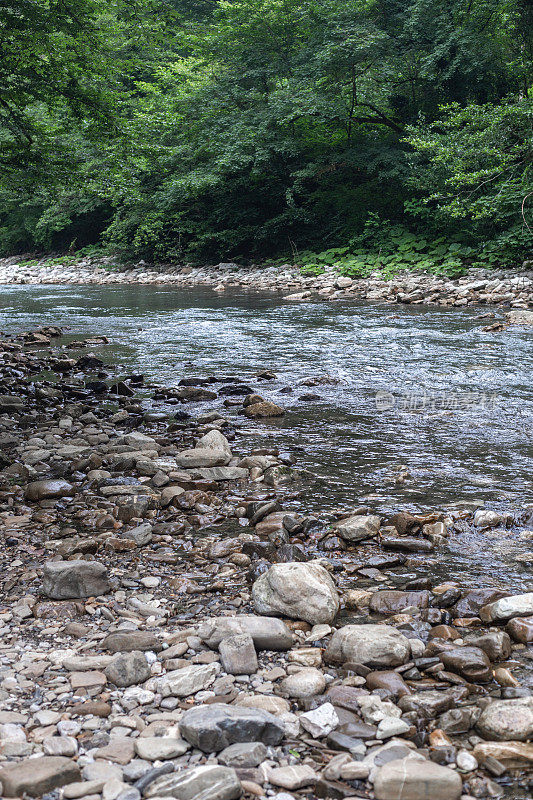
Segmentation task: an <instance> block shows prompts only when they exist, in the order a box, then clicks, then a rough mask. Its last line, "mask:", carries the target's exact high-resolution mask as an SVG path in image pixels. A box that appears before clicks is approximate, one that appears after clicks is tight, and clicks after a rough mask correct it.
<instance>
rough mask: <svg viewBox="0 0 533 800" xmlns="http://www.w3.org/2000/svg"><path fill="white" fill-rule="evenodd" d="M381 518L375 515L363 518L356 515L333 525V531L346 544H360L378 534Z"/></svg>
mask: <svg viewBox="0 0 533 800" xmlns="http://www.w3.org/2000/svg"><path fill="white" fill-rule="evenodd" d="M380 524H381V518H380V517H378V516H376V515H371V516H363V515H361V514H356V515H354V516H351V517H347V518H346V519H341V520H339V522H335V524H334V525H333V531H334V532H335V533H337V534H338V535H339V536H340V537H341V538H342V539H345V540H346V541H347V542H361V541H363V539H370V538H372V537H373V536H376V535H377V534H378V532H379V526H380Z"/></svg>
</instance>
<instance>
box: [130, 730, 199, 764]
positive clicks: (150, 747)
mask: <svg viewBox="0 0 533 800" xmlns="http://www.w3.org/2000/svg"><path fill="white" fill-rule="evenodd" d="M189 747H190V745H189V743H188V742H185V741H184V740H183V739H180V738H174V737H172V736H141V737H140V738H138V739H136V740H135V752H136V753H137V755H138V756H139V758H144V759H146V761H165V760H166V759H168V758H178V757H179V756H182V755H183V754H184V753H186V752H187V750H188V749H189Z"/></svg>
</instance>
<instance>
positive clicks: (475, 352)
mask: <svg viewBox="0 0 533 800" xmlns="http://www.w3.org/2000/svg"><path fill="white" fill-rule="evenodd" d="M486 313H487V309H472V308H469V309H465V310H458V309H453V310H443V309H441V308H437V307H428V306H425V307H424V306H400V307H395V306H383V305H372V304H369V303H361V304H355V303H353V302H350V303H345V302H337V303H328V302H320V301H316V302H315V301H310V302H305V303H298V304H288V303H282V302H281V301H280V300H279V299H277V298H276V297H275V296H274V295H257V294H251V293H244V292H243V293H239V292H234V293H232V294H231V296H229V295H228V294H222V295H219V294H216V293H215V292H213V291H211V290H208V289H202V288H197V289H191V290H185V291H184V290H179V291H177V290H176V289H171V288H168V289H166V288H161V287H158V288H155V287H150V288H148V287H142V286H132V287H82V286H74V287H71V286H5V287H2V291H1V293H0V328H1V329H2V330H3V331H6V332H9V333H13V332H15V331H18V330H29V329H32V328H33V329H34V328H36V327H39V326H41V325H46V324H48V325H50V324H54V325H61V326H67V327H68V328H69V329H70V331H69V332H70V333H71V334H73V335H76V336H77V337H79V335H80V334H82V335H95V334H103V335H105V336H107V337H109V339H110V343H109V345H106V346H104V347H100V348H98V349H97V350H96V351H95V352H97V355H99V356H100V357H103V358H104V359H105V357H106V353H107V354H109V355H111V353H112V354H113V358H114V359H118V360H119V361H120V363H121V364H122V368H123V372H122V374H123V375H127V374H128V373H131V372H135V373H143V374H144V376H145V379H146V380H147V381H151V382H155V383H160V384H164V385H176V384H177V383H178V381H179V380H180V379H181V378H183V377H187V376H189V377H191V376H201V377H204V376H219V377H220V376H236V377H237V378H238V379H239V381H241V382H245V383H247V384H248V385H250V386H251V387H252V388H253V389H254V390H256V391H258V392H260V393H261V394H263V395H265V396H266V397H268V398H269V399H272V400H274V401H275V402H277V403H279V404H280V405H282V406H283V407H284V408H285V409H286V410H287V413H286V415H285V416H284V417H283V418H280V419H276V420H267V421H265V420H262V421H260V422H251V421H249V420H247V419H246V418H244V417H241V416H237V408H235V407H230V408H229V409H225V410H224V414H225V415H227V416H228V417H233V418H234V419H233V423H234V425H235V427H236V429H237V432H238V441H239V438H240V441H242V442H244V443H245V444H243V447H242V450H243V452H246V449H247V448H248V449H250V448H251V447H252V446H257V445H260V446H269V447H277V448H279V450H280V451H283V452H288V453H290V454H292V456H293V457H294V458H295V461H296V465H297V466H298V467H300V468H302V469H305V470H308V471H309V472H310V473H313V475H314V476H316V477H314V478H313V477H310V478H309V480H308V484H307V490H306V492H305V493H304V498H303V501H302V499H301V498H300V502H305V509H306V510H307V511H314V512H323V511H331V510H333V509H339V508H345V509H349V508H354V507H356V506H358V505H361V504H368V505H371V506H372V508H374V509H376V510H377V511H383V512H387V511H390V510H393V509H394V510H399V509H406V510H411V511H414V510H431V509H435V510H441V509H443V508H447V507H451V506H453V504H455V503H458V502H461V501H475V500H477V501H484V502H485V504H486V507H487V508H494V509H496V510H503V511H509V512H511V513H513V514H515V518H516V520H517V521H518V522H517V524H516V525H514V526H513V527H512V528H511V529H509V530H508V531H506V532H502V531H501V530H500V531H499V532H498V534H497V535H496V534H495V533H491V532H490V531H489V532H484V533H481V532H475V531H473V530H472V529H471V528H469V529H468V530H466V531H465V532H464V533H462V534H460V535H457V536H455V537H453V538H452V539H451V540H450V542H449V545H448V546H447V547H446V550H445V553H444V554H443V556H441V557H440V560H439V565H438V570H440V572H441V574H442V577H446V578H458V579H460V580H461V582H462V583H463V584H465V583H466V584H468V582H469V581H470V584H471V585H477V586H494V585H501V586H503V587H505V588H516V589H517V590H518V591H524V590H527V588H528V587H529V586H530V584H531V571H530V568H529V567H528V564H527V559H526V560H525V561H524V559H522V560H521V561H517V557H520V556H523V555H524V554H525V553H528V552H529V551H530V550H533V544H532V542H531V537H532V534H531V532H529V533H528V531H527V530H526V529H525V527H523V526H522V527H521V525H520V523H519V520H520V514H521V515H522V519H523V518H524V507H527V505H528V504H529V505H531V509H533V477H532V476H533V471H532V469H531V465H532V448H531V443H532V435H531V434H532V430H531V429H532V419H533V402H532V397H531V391H530V388H531V378H532V375H533V348H532V347H531V333H530V332H528V330H527V329H526V328H519V327H516V328H509V329H507V330H506V331H504V332H501V333H494V332H484V331H483V330H482V328H483V326H484V325H486V324H487V321H486V320H485V319H483V314H486ZM110 360H111V359H110ZM262 370H271V371H272V372H273V373H274V374H275V376H276V377H275V379H274V380H270V381H258V380H257V379H256V377H255V376H256V375H257V373H259V372H261V371H262ZM308 379H311V380H308ZM223 400H224V398H223V397H221V398H220V399H219V400H217V401H209V403H207V404H205V407H206V408H213V407H217V404H218V405H219V406H220V407H222V403H223ZM192 409H193V413H196V412H200V411H202V410H204V407H203V406H202V404H195V405H194V406H193V407H192ZM532 558H533V557H532ZM530 563H531V562H530Z"/></svg>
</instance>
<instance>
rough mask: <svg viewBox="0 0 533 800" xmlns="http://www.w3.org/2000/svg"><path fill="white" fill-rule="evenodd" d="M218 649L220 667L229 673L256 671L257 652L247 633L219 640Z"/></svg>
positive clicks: (246, 673) (243, 673) (238, 673)
mask: <svg viewBox="0 0 533 800" xmlns="http://www.w3.org/2000/svg"><path fill="white" fill-rule="evenodd" d="M218 650H219V653H220V660H221V662H222V667H223V669H224V671H225V672H227V673H229V674H230V675H253V674H254V673H255V672H257V670H258V666H259V665H258V663H257V653H256V652H255V647H254V640H253V639H252V637H251V636H250V635H249V634H247V633H237V634H235V635H234V636H228V638H227V639H223V640H222V641H221V642H220V644H219V646H218Z"/></svg>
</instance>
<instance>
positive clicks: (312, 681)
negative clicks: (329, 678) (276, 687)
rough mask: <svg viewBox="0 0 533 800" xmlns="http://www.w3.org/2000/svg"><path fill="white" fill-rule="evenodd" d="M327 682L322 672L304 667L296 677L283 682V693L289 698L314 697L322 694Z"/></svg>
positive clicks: (293, 676) (291, 676)
mask: <svg viewBox="0 0 533 800" xmlns="http://www.w3.org/2000/svg"><path fill="white" fill-rule="evenodd" d="M325 688H326V680H325V678H324V675H323V674H322V672H321V671H320V670H318V669H315V668H314V667H303V668H302V669H301V670H299V671H298V672H296V673H295V674H294V675H288V676H287V677H286V678H284V679H283V680H282V681H281V684H280V689H281V691H282V692H283V693H284V694H286V695H288V696H289V697H313V696H314V695H317V694H322V692H323V691H324V689H325Z"/></svg>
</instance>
